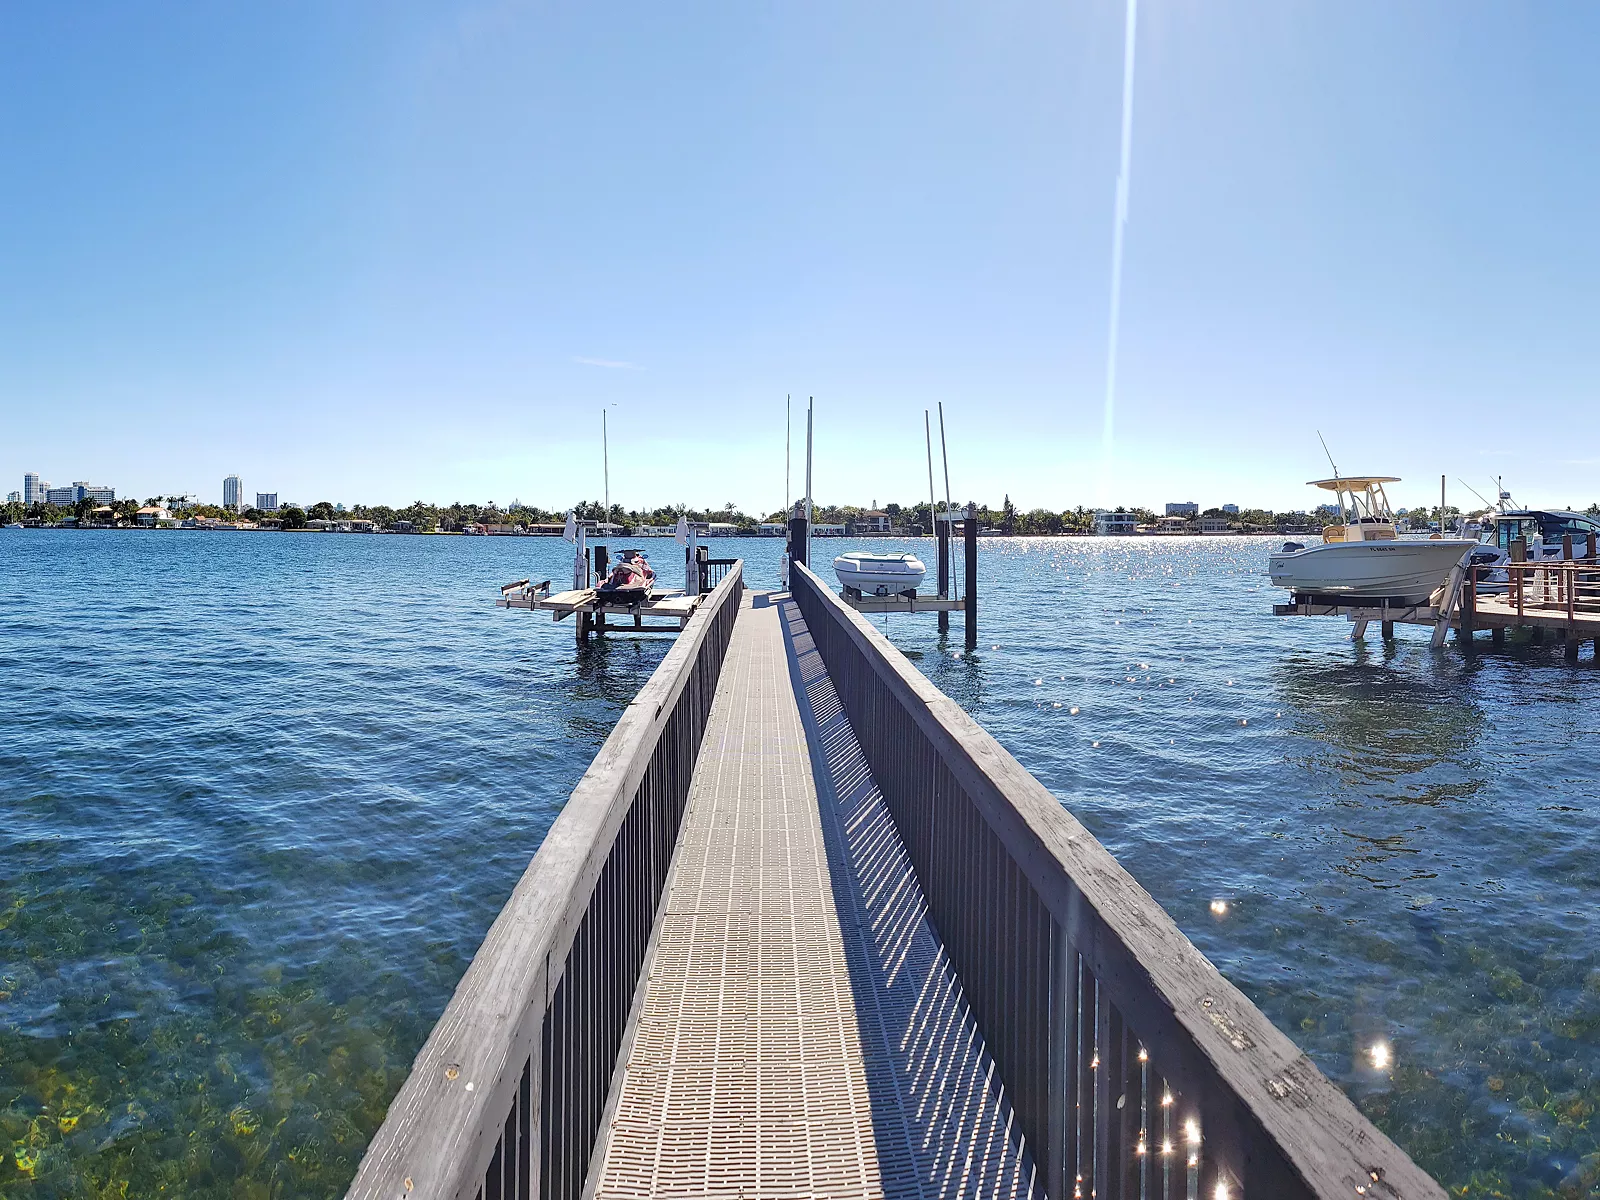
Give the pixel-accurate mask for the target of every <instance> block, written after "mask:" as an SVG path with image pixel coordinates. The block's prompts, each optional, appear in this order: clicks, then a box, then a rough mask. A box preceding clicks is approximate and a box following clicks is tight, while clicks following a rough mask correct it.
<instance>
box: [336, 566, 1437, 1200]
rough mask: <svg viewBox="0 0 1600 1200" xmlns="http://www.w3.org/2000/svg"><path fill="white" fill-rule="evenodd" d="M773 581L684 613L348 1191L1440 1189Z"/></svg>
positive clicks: (680, 1193) (1011, 769)
mask: <svg viewBox="0 0 1600 1200" xmlns="http://www.w3.org/2000/svg"><path fill="white" fill-rule="evenodd" d="M716 565H721V564H716V563H708V564H707V566H708V567H710V566H716ZM789 583H790V588H791V591H790V592H789V593H787V594H784V593H766V594H759V595H755V596H748V595H747V594H746V591H745V588H744V577H743V564H742V563H740V562H738V561H736V560H735V561H732V562H729V563H728V564H726V570H725V572H724V573H723V575H722V577H721V579H720V581H719V582H717V584H716V586H715V587H714V588H712V589H711V590H710V591H709V592H705V593H703V594H702V595H701V597H700V598H699V603H698V604H697V606H696V608H695V610H694V613H693V615H692V616H691V617H690V618H689V619H688V620H687V621H686V622H685V624H684V627H683V629H682V631H681V632H680V633H679V634H678V636H677V637H676V639H675V640H674V642H673V645H672V646H671V648H670V649H669V650H668V651H667V654H666V656H665V657H664V658H663V659H662V661H661V664H660V665H659V666H658V667H657V668H656V670H655V672H654V673H653V674H652V675H651V677H650V679H649V680H648V681H647V682H646V683H645V684H644V686H643V687H641V688H640V689H639V692H638V694H637V695H636V696H635V697H634V699H633V700H632V702H631V703H629V704H628V706H627V707H626V709H625V710H624V711H623V712H622V714H621V715H620V716H619V717H618V719H617V723H616V726H615V728H613V729H612V731H611V734H610V736H609V737H607V739H606V741H605V744H604V745H603V746H602V747H601V748H600V750H599V752H598V753H597V754H596V755H595V758H594V761H593V762H592V763H591V764H590V766H589V769H588V770H587V771H586V772H585V773H584V776H583V778H582V779H581V780H579V781H578V784H577V786H575V787H574V788H573V790H572V794H571V796H569V797H568V799H567V803H566V805H565V807H564V808H563V809H562V811H561V814H560V815H559V816H558V817H557V818H556V821H555V823H554V824H553V825H552V826H551V828H550V830H549V832H548V833H547V834H546V836H545V838H544V841H543V842H542V843H541V845H540V846H539V848H538V851H537V853H535V854H534V856H533V860H532V861H531V862H530V863H529V864H528V868H527V870H526V871H525V872H524V873H523V875H522V878H521V879H520V880H519V881H518V882H517V885H516V887H515V888H514V889H513V890H512V893H511V895H510V897H509V898H508V899H507V901H506V904H505V907H504V908H503V909H502V910H501V912H500V915H499V917H497V918H496V920H495V922H494V924H493V925H492V926H491V927H490V928H489V931H488V933H487V935H486V936H485V937H484V940H483V944H482V945H481V946H480V947H479V949H478V952H477V954H476V955H475V956H474V957H473V960H472V963H471V965H470V966H469V967H468V968H467V971H466V974H465V975H463V976H462V979H461V982H460V983H459V984H458V985H457V987H456V991H455V995H454V996H453V997H452V998H451V1000H450V1003H449V1004H448V1005H447V1006H446V1008H445V1010H444V1012H443V1014H442V1015H441V1016H440V1017H439V1020H438V1022H437V1024H436V1025H435V1026H434V1029H433V1032H432V1033H431V1034H430V1035H429V1037H428V1040H427V1042H426V1043H425V1044H424V1045H423V1047H422V1049H421V1051H420V1052H419V1053H418V1055H417V1058H416V1060H415V1062H414V1063H413V1065H412V1070H411V1073H410V1075H409V1076H408V1077H407V1079H406V1081H405V1083H404V1085H403V1086H402V1087H401V1088H400V1091H399V1093H398V1094H397V1095H396V1096H395V1097H394V1099H393V1101H392V1102H391V1104H390V1105H389V1110H388V1113H387V1115H386V1117H385V1119H384V1122H383V1125H382V1127H381V1128H380V1129H379V1130H378V1131H377V1133H376V1134H375V1135H374V1137H373V1138H372V1141H371V1142H370V1144H369V1145H368V1147H367V1151H366V1154H365V1155H364V1156H363V1158H362V1162H361V1166H360V1168H359V1169H358V1171H357V1173H356V1177H355V1179H354V1180H353V1181H352V1183H351V1185H350V1189H349V1191H348V1192H347V1193H346V1196H347V1200H533V1198H534V1197H541V1198H543V1200H634V1198H636V1197H644V1196H652V1197H655V1196H661V1197H687V1196H720V1197H728V1198H730V1200H731V1198H733V1197H739V1198H740V1200H757V1198H758V1197H768V1198H772V1200H799V1198H800V1197H806V1198H808V1200H816V1198H820V1197H830V1198H840V1200H849V1198H867V1197H879V1196H882V1197H890V1196H893V1197H921V1196H969V1195H970V1196H985V1197H988V1196H1005V1197H1028V1198H1029V1200H1032V1198H1033V1197H1044V1196H1049V1197H1052V1198H1054V1200H1069V1198H1071V1200H1080V1198H1083V1197H1095V1198H1096V1200H1198V1198H1199V1197H1202V1196H1204V1197H1205V1198H1206V1200H1351V1198H1352V1197H1356V1198H1366V1200H1371V1198H1373V1197H1382V1198H1383V1200H1444V1192H1443V1190H1442V1189H1441V1188H1439V1186H1438V1185H1437V1184H1436V1183H1435V1182H1434V1181H1432V1180H1430V1179H1429V1178H1428V1177H1427V1176H1426V1175H1425V1174H1424V1173H1423V1172H1422V1171H1420V1170H1419V1169H1418V1168H1417V1166H1416V1165H1415V1164H1414V1163H1412V1162H1411V1161H1410V1160H1409V1159H1408V1158H1406V1156H1405V1154H1404V1153H1403V1152H1402V1151H1401V1150H1400V1149H1399V1148H1398V1147H1396V1146H1395V1145H1394V1144H1393V1143H1392V1142H1390V1141H1389V1140H1388V1139H1387V1138H1385V1137H1384V1136H1383V1134H1382V1133H1380V1132H1379V1131H1378V1130H1377V1129H1375V1128H1374V1127H1373V1126H1372V1125H1371V1124H1370V1123H1369V1122H1367V1121H1366V1119H1365V1118H1363V1117H1362V1116H1361V1114H1360V1113H1359V1112H1357V1110H1356V1109H1355V1106H1354V1105H1353V1104H1351V1102H1350V1100H1349V1099H1348V1097H1346V1096H1345V1095H1344V1094H1343V1093H1342V1092H1340V1091H1339V1089H1338V1088H1336V1087H1335V1086H1334V1085H1333V1084H1332V1083H1331V1082H1329V1080H1328V1079H1327V1078H1326V1077H1324V1076H1323V1075H1322V1073H1321V1072H1320V1071H1318V1070H1317V1068H1316V1066H1315V1065H1314V1064H1313V1063H1312V1062H1311V1061H1310V1060H1309V1059H1308V1058H1306V1056H1305V1054H1304V1053H1303V1052H1302V1051H1301V1050H1300V1049H1299V1048H1298V1047H1296V1046H1295V1045H1294V1043H1293V1042H1291V1041H1290V1040H1289V1038H1288V1037H1287V1036H1285V1035H1284V1034H1283V1033H1282V1032H1281V1031H1280V1030H1278V1029H1276V1028H1275V1027H1274V1026H1273V1025H1272V1023H1271V1021H1269V1020H1268V1019H1267V1017H1266V1015H1265V1014H1263V1013H1262V1012H1261V1011H1260V1010H1259V1009H1257V1008H1256V1007H1255V1005H1253V1004H1252V1003H1251V1002H1250V1000H1249V999H1248V998H1247V997H1246V996H1244V995H1243V994H1242V993H1241V992H1240V991H1239V990H1238V989H1237V988H1236V987H1234V986H1233V984H1231V983H1229V982H1228V981H1227V980H1226V979H1224V978H1223V977H1222V975H1221V974H1220V973H1219V972H1218V971H1217V969H1216V967H1215V966H1214V965H1212V964H1211V963H1210V962H1208V961H1207V960H1206V959H1205V957H1204V956H1203V955H1202V954H1201V953H1200V951H1199V950H1198V949H1197V948H1196V947H1195V946H1194V944H1193V943H1192V942H1190V941H1189V940H1188V939H1187V938H1186V937H1185V936H1184V935H1183V932H1182V931H1181V930H1180V929H1179V928H1178V927H1177V925H1176V924H1175V923H1174V922H1173V920H1172V918H1171V917H1170V916H1169V915H1168V914H1167V913H1165V912H1163V911H1162V909H1161V908H1160V906H1159V905H1158V904H1156V902H1155V901H1154V900H1153V899H1152V898H1151V897H1150V895H1149V894H1148V893H1147V892H1145V891H1144V890H1143V889H1142V888H1141V887H1139V885H1138V883H1137V882H1136V881H1135V880H1134V879H1133V878H1132V877H1131V876H1129V875H1128V873H1127V872H1126V871H1125V870H1123V868H1122V867H1121V866H1120V865H1119V864H1118V863H1117V862H1116V860H1115V859H1114V858H1113V857H1112V856H1111V854H1110V852H1109V851H1108V850H1106V848H1105V847H1104V846H1102V845H1101V844H1100V843H1099V842H1098V841H1096V840H1095V838H1094V837H1093V835H1092V834H1091V833H1090V832H1089V831H1088V830H1087V829H1085V828H1084V827H1083V826H1082V825H1081V824H1079V823H1078V822H1077V820H1075V819H1074V818H1073V817H1072V815H1071V814H1070V813H1069V812H1068V811H1067V810H1066V809H1065V808H1064V807H1063V806H1062V804H1061V802H1060V800H1059V799H1058V798H1057V797H1056V796H1054V795H1053V794H1052V793H1051V792H1050V791H1049V790H1048V789H1047V788H1045V786H1044V785H1043V784H1042V783H1040V782H1039V781H1038V780H1037V779H1036V778H1034V777H1033V776H1032V775H1031V774H1029V773H1028V771H1027V770H1026V769H1025V768H1024V767H1023V766H1022V764H1021V763H1019V762H1017V761H1016V759H1015V758H1013V757H1012V756H1011V755H1010V754H1009V753H1007V752H1006V750H1005V749H1004V748H1003V747H1002V746H1001V745H1000V744H999V743H998V742H996V741H995V740H994V738H993V737H992V736H991V735H989V734H988V733H987V732H985V731H984V730H983V729H982V728H981V727H979V726H978V725H977V724H976V722H974V721H973V720H972V718H971V717H970V716H969V715H968V714H967V713H965V712H964V711H962V709H961V708H960V706H959V705H957V704H956V703H955V702H954V701H952V700H951V699H950V698H949V697H948V696H946V695H945V694H944V693H942V692H941V691H939V689H938V688H936V687H934V686H933V684H932V683H931V682H929V681H928V679H927V678H926V677H925V676H923V675H922V674H921V672H919V671H918V670H917V669H916V667H915V666H914V665H913V664H912V663H911V662H909V661H908V660H907V659H906V658H905V656H904V655H903V654H901V653H900V652H899V651H898V650H896V649H895V647H894V646H893V645H892V644H890V643H889V642H888V641H887V639H885V638H884V637H883V635H882V634H881V633H879V632H878V631H877V630H876V629H874V628H873V627H872V625H871V624H870V623H869V622H868V621H867V620H865V619H864V618H863V617H862V616H861V614H860V613H858V612H856V611H855V610H854V609H852V608H851V607H850V606H849V605H847V604H845V603H844V602H843V601H841V599H840V598H839V597H838V596H836V595H835V594H834V593H833V591H832V590H831V588H830V587H829V586H828V585H827V583H826V582H824V581H823V580H821V579H819V578H818V577H817V576H816V575H815V574H814V573H813V572H811V571H810V570H809V568H807V567H806V566H805V565H804V564H803V563H802V562H799V561H796V562H795V563H794V564H792V567H791V570H790V577H789ZM514 586H521V585H514ZM969 611H970V610H969Z"/></svg>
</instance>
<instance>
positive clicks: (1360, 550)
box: [1267, 538, 1478, 604]
mask: <svg viewBox="0 0 1600 1200" xmlns="http://www.w3.org/2000/svg"><path fill="white" fill-rule="evenodd" d="M1477 545H1478V543H1477V542H1474V541H1468V540H1463V539H1453V538H1447V539H1442V540H1432V539H1428V540H1422V539H1418V540H1415V541H1412V540H1406V539H1402V538H1396V539H1394V540H1392V541H1381V542H1377V541H1375V542H1328V543H1325V544H1324V545H1321V546H1308V547H1306V548H1305V549H1304V550H1295V551H1291V552H1289V553H1278V554H1274V555H1273V556H1272V557H1271V559H1270V560H1269V563H1268V567H1267V574H1268V576H1269V577H1270V578H1271V580H1272V582H1273V584H1274V585H1275V586H1277V587H1282V588H1288V589H1290V590H1291V591H1294V592H1298V593H1303V594H1307V595H1317V596H1338V597H1340V598H1341V599H1373V600H1379V599H1382V600H1397V601H1403V602H1405V603H1408V604H1418V603H1421V602H1423V601H1425V600H1426V599H1427V598H1428V597H1429V596H1431V595H1432V594H1433V593H1434V591H1435V590H1437V589H1438V587H1439V586H1440V585H1441V584H1443V583H1444V581H1445V577H1446V576H1447V575H1449V574H1450V569H1451V568H1452V567H1454V566H1455V565H1456V564H1457V563H1458V562H1460V561H1461V556H1462V555H1463V554H1466V553H1467V552H1468V551H1469V550H1471V549H1473V548H1474V547H1476V546H1477Z"/></svg>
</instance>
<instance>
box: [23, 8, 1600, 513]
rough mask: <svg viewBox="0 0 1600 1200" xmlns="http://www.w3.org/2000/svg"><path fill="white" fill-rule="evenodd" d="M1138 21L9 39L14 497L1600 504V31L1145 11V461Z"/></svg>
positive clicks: (400, 23) (159, 27)
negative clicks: (1441, 490)
mask: <svg viewBox="0 0 1600 1200" xmlns="http://www.w3.org/2000/svg"><path fill="white" fill-rule="evenodd" d="M1124 18H1125V9H1124V7H1123V5H1122V3H1120V2H1112V0H1081V2H1077V3H1064V2H1060V0H1057V2H1055V3H1049V4H1043V3H1013V2H1008V0H998V2H994V3H984V4H970V3H969V4H952V3H920V4H906V3H898V2H887V0H886V2H880V3H871V4H861V3H858V2H854V0H851V2H843V0H839V2H835V0H807V2H805V3H798V2H796V3H779V4H774V3H749V2H743V0H741V2H739V3H731V2H730V3H725V4H720V5H711V4H697V3H692V2H686V3H674V4H662V3H659V2H651V3H632V2H614V3H606V4H590V3H513V2H483V3H458V4H449V3H442V2H440V0H428V2H427V3H405V2H403V0H382V2H381V3H358V2H349V3H339V4H328V3H324V2H322V0H317V2H315V3H293V2H288V0H282V2H273V3H254V4H244V3H228V2H218V3H214V4H205V5H194V4H189V3H181V4H180V3H173V4H163V3H158V2H156V0H148V2H146V3H141V4H137V5H128V4H111V3H93V2H91V3H82V4H67V5H62V4H23V3H14V4H0V489H3V491H9V490H11V489H12V488H20V487H21V476H22V473H23V471H24V470H38V471H40V472H41V473H42V474H43V475H44V476H45V477H46V478H48V479H50V480H52V481H53V482H56V483H58V484H59V483H65V482H68V481H70V480H74V479H88V480H91V481H95V482H104V483H109V484H112V485H114V486H116V487H117V488H118V489H119V494H132V495H137V496H140V497H142V496H145V495H149V494H154V493H156V492H158V491H159V492H167V491H184V490H188V491H195V492H198V493H200V494H202V495H204V496H207V497H211V498H213V499H220V492H221V480H222V477H223V475H225V474H227V473H229V472H234V471H236V472H238V473H239V474H240V475H241V476H242V477H243V480H244V485H245V489H246V492H247V494H249V493H253V492H254V491H256V490H257V489H260V490H275V491H277V492H279V493H280V494H282V495H284V496H285V497H286V498H294V499H298V500H300V501H301V502H305V503H309V502H311V501H314V500H318V499H329V500H335V501H342V502H344V503H347V504H348V503H354V502H356V501H367V502H391V503H394V502H400V503H403V502H408V501H410V500H412V499H417V498H421V499H426V500H432V501H437V502H442V503H449V502H451V501H453V500H462V501H468V500H476V501H479V502H482V501H485V500H489V499H493V500H497V501H499V502H500V503H502V504H504V503H506V502H507V501H510V500H511V499H513V498H520V499H521V500H523V501H524V502H528V503H538V504H540V505H543V506H545V507H557V506H565V505H567V504H569V503H571V502H572V501H573V500H575V499H577V498H580V497H595V496H597V495H598V494H599V491H600V484H601V462H600V437H599V431H600V430H599V427H600V412H601V409H602V408H606V410H607V411H608V412H609V413H610V421H611V430H612V436H611V495H612V499H613V500H614V501H617V502H621V503H623V504H626V505H629V506H637V505H640V504H643V503H646V502H650V503H660V502H679V501H681V502H685V503H689V504H692V505H697V506H698V505H703V504H720V503H721V502H723V501H725V500H733V501H735V502H736V503H738V504H740V505H741V506H743V507H744V508H745V509H746V510H747V511H751V512H767V511H771V510H773V509H776V508H777V507H779V506H780V505H781V503H782V501H783V494H784V488H783V468H784V461H783V401H784V395H785V393H793V394H794V395H795V397H796V400H797V406H796V411H797V420H796V455H795V464H796V465H795V472H794V479H795V482H794V484H793V485H792V492H793V493H794V494H796V495H798V494H799V492H800V490H801V484H800V480H801V478H802V473H801V466H800V463H801V461H802V460H801V455H800V449H801V447H803V442H804V421H803V415H799V414H803V401H804V397H805V396H807V395H815V397H816V403H817V435H816V444H817V467H816V487H815V492H816V495H817V498H818V499H819V500H822V501H832V502H859V503H866V502H870V501H874V500H876V501H877V502H879V503H883V502H887V501H889V500H891V499H899V500H901V501H902V502H909V501H911V500H913V499H915V498H916V497H918V496H921V495H924V494H925V493H926V489H927V475H926V466H925V462H924V457H923V442H922V420H923V410H924V408H927V407H932V406H933V405H934V403H935V402H936V401H943V403H944V406H945V412H946V419H947V423H948V427H949V431H950V437H951V454H950V469H951V476H952V484H953V490H954V492H955V494H956V499H957V500H962V499H977V500H980V501H983V502H986V503H991V504H998V503H999V501H1000V498H1001V495H1002V494H1003V493H1006V492H1009V493H1010V495H1011V497H1012V499H1013V500H1014V501H1016V502H1017V503H1019V504H1021V505H1023V506H1024V507H1033V506H1036V505H1045V506H1051V507H1064V506H1069V505H1077V504H1085V505H1092V504H1094V503H1095V502H1096V501H1097V500H1102V499H1104V500H1110V501H1112V502H1121V503H1129V504H1134V503H1137V504H1148V505H1152V506H1155V505H1159V504H1160V503H1161V502H1163V501H1166V500H1190V499H1192V500H1197V501H1199V502H1201V504H1202V505H1206V506H1209V505H1211V504H1218V503H1223V502H1227V501H1233V502H1237V503H1241V504H1261V505H1264V506H1267V507H1275V508H1292V507H1298V506H1301V505H1304V504H1306V503H1308V502H1310V501H1314V500H1315V499H1318V498H1319V497H1315V496H1313V495H1312V494H1311V493H1310V491H1309V490H1308V489H1305V488H1304V487H1303V486H1301V485H1302V484H1303V481H1305V480H1307V479H1310V478H1314V477H1317V476H1320V475H1322V474H1324V473H1325V468H1326V461H1325V460H1324V458H1323V456H1322V450H1321V448H1320V447H1319V446H1318V444H1317V439H1316V433H1315V431H1316V430H1317V429H1321V430H1322V431H1323V432H1324V433H1325V435H1326V436H1327V438H1328V442H1329V444H1330V446H1331V447H1332V448H1333V451H1334V455H1335V458H1336V459H1337V460H1338V463H1339V466H1340V468H1341V469H1343V470H1344V471H1345V472H1347V473H1350V472H1360V471H1370V472H1382V473H1385V474H1394V475H1401V476H1404V477H1405V478H1406V480H1407V483H1406V485H1403V486H1402V488H1401V489H1398V491H1397V492H1396V494H1395V499H1396V501H1397V503H1423V502H1426V501H1427V500H1428V499H1429V498H1430V497H1433V496H1435V495H1437V490H1438V477H1439V475H1440V474H1441V473H1443V474H1447V475H1448V476H1449V478H1450V491H1451V498H1452V501H1454V500H1457V499H1460V500H1466V499H1468V496H1467V494H1466V493H1465V491H1464V489H1462V488H1461V487H1460V485H1459V484H1457V483H1456V482H1455V481H1456V478H1457V477H1458V476H1462V477H1465V478H1466V479H1467V481H1468V482H1469V483H1472V484H1473V486H1475V487H1477V488H1478V489H1479V490H1480V491H1483V492H1485V493H1487V492H1488V491H1489V488H1490V484H1489V482H1488V480H1489V477H1490V476H1491V475H1493V474H1500V473H1503V474H1504V475H1505V476H1506V479H1507V484H1508V486H1510V487H1511V488H1512V489H1513V491H1514V492H1515V493H1516V496H1517V498H1518V499H1519V500H1520V501H1522V502H1524V503H1530V504H1561V505H1565V504H1568V503H1572V504H1577V505H1579V506H1580V507H1581V506H1583V505H1585V504H1587V503H1589V502H1590V501H1592V500H1595V499H1600V71H1597V70H1596V68H1595V54H1596V48H1597V47H1600V5H1596V4H1594V3H1592V2H1591V0H1581V2H1580V0H1570V2H1563V0H1551V2H1549V3H1540V4H1514V3H1494V4H1490V3H1481V2H1471V0H1465V2H1464V0H1438V2H1432V3H1430V2H1425V0H1412V2H1409V3H1405V4H1394V3H1392V2H1390V0H1382V2H1376V0H1374V2H1360V0H1323V2H1321V3H1315V4H1313V3H1303V2H1297V0H1271V2H1263V0H1255V2H1253V3H1248V4H1246V3H1230V2H1226V0H1204V2H1201V0H1144V4H1143V6H1142V8H1141V9H1140V12H1139V29H1138V39H1137V71H1136V75H1135V88H1134V111H1133V126H1132V139H1131V149H1132V160H1131V174H1130V178H1129V205H1128V220H1127V226H1126V243H1125V258H1124V267H1123V281H1122V320H1121V340H1120V352H1119V372H1118V385H1117V392H1118V395H1117V402H1116V408H1117V415H1116V421H1115V427H1114V443H1113V447H1112V451H1111V458H1110V461H1109V463H1105V462H1103V451H1102V444H1101V442H1102V439H1101V430H1102V405H1103V401H1104V396H1105V379H1106V342H1107V322H1108V309H1109V294H1110V275H1111V243H1112V226H1113V203H1114V196H1115V189H1116V180H1117V174H1118V158H1119V149H1118V148H1119V140H1120V130H1121V123H1122V84H1123V30H1124ZM1102 478H1104V479H1105V480H1106V481H1107V482H1106V484H1105V491H1104V492H1103V493H1102V492H1101V490H1100V489H1101V482H1100V481H1101V479H1102ZM13 479H14V482H12V481H11V480H13ZM940 490H941V491H942V483H941V487H940Z"/></svg>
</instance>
